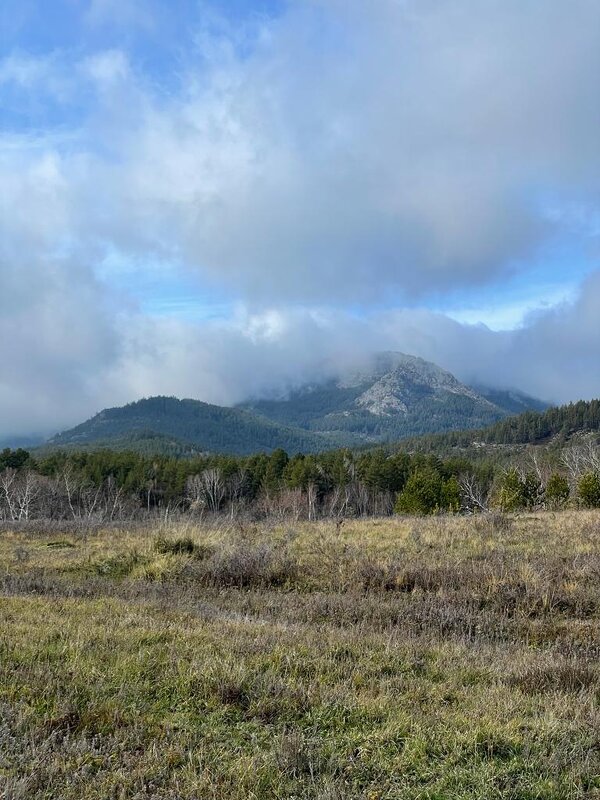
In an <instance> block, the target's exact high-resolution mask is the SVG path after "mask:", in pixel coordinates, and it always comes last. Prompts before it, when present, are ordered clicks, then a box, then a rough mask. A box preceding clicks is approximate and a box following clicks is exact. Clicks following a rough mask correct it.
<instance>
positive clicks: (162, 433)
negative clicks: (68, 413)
mask: <svg viewBox="0 0 600 800" xmlns="http://www.w3.org/2000/svg"><path fill="white" fill-rule="evenodd" d="M336 444H338V442H337V441H336V440H335V438H334V437H332V438H329V437H327V436H323V435H319V434H317V433H312V432H310V431H303V430H293V429H291V428H289V427H287V426H285V425H280V424H278V423H276V422H272V421H270V420H268V419H265V418H262V417H259V416H258V415H256V414H253V413H251V412H249V411H245V410H243V409H238V408H224V407H222V406H215V405H210V404H209V403H202V402H200V401H199V400H178V399H177V398H175V397H150V398H147V399H144V400H138V401H137V402H135V403H130V404H129V405H126V406H122V407H118V408H108V409H105V410H104V411H101V412H100V413H99V414H96V415H95V416H94V417H92V418H91V419H89V420H87V421H86V422H83V423H82V424H81V425H77V426H76V427H75V428H71V430H68V431H65V432H63V433H60V434H58V435H57V436H54V437H53V438H52V439H50V440H49V441H48V442H47V443H46V447H47V448H48V447H50V448H57V447H70V448H86V447H91V446H93V447H94V448H97V447H110V448H111V449H114V450H123V449H131V450H136V451H138V452H140V451H141V452H152V451H154V452H160V453H166V454H174V453H177V454H181V455H188V454H193V453H194V452H195V453H200V452H207V451H210V452H219V453H236V454H240V455H247V454H250V453H255V452H258V451H263V450H264V451H271V450H274V449H275V448H277V447H283V448H284V449H285V450H287V451H288V452H289V453H295V452H300V451H302V452H316V451H318V450H325V449H327V448H328V447H335V446H336ZM190 450H192V453H190Z"/></svg>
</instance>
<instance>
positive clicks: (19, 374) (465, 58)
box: [0, 0, 600, 435]
mask: <svg viewBox="0 0 600 800" xmlns="http://www.w3.org/2000/svg"><path fill="white" fill-rule="evenodd" d="M109 5H110V4H107V3H105V2H102V3H95V4H94V5H93V7H92V10H91V12H90V13H91V14H92V17H93V18H95V17H94V15H96V16H97V15H98V14H100V15H102V13H104V12H105V9H106V7H108V6H109ZM132 7H133V6H132ZM135 7H136V8H137V6H135ZM163 13H164V12H163ZM102 19H104V17H102ZM206 19H207V24H206V25H205V26H204V27H202V26H201V27H200V28H199V29H198V35H197V38H196V41H197V48H196V50H195V51H194V52H187V53H186V54H185V57H183V58H182V63H181V70H180V73H179V75H178V76H172V80H171V82H170V83H169V85H168V90H167V89H165V87H164V86H163V87H161V88H160V89H157V88H156V87H154V86H152V85H151V83H150V82H149V81H148V80H147V79H146V78H145V77H144V75H143V74H141V73H140V72H139V70H137V69H136V66H135V63H136V59H135V57H134V55H133V56H132V55H128V54H126V53H124V52H122V51H120V50H116V49H111V50H108V51H105V52H97V53H91V54H87V55H86V56H85V57H82V58H80V59H79V60H78V61H77V62H76V63H73V62H70V61H69V60H68V57H67V56H66V55H62V56H61V55H60V54H56V53H53V54H52V55H51V57H50V56H47V57H44V59H43V63H42V64H36V62H35V60H34V59H33V58H32V57H31V56H26V55H23V54H13V55H11V56H9V57H8V58H7V59H6V60H5V61H4V62H2V63H0V90H1V91H8V89H7V87H9V88H10V91H11V92H13V93H14V92H19V93H21V94H22V96H23V98H29V102H30V104H31V98H32V97H33V96H34V95H35V93H36V92H37V93H39V94H40V95H44V97H46V98H48V97H50V98H51V99H52V100H53V102H55V103H56V104H58V105H62V106H65V105H66V106H68V108H69V111H70V114H69V115H68V119H69V120H71V121H70V123H69V125H68V126H67V129H65V126H53V127H52V129H50V128H47V129H45V130H43V131H42V132H41V133H40V131H39V130H33V126H32V130H23V129H18V130H15V131H13V132H12V133H10V134H9V133H6V134H5V135H4V136H3V137H2V138H1V139H0V151H1V152H0V185H1V187H2V189H1V196H0V202H1V204H2V205H1V210H2V214H1V218H0V237H1V238H0V310H1V311H2V315H1V317H0V358H1V363H2V370H1V372H0V435H2V434H16V433H23V432H27V431H31V430H48V431H50V430H52V429H55V428H60V427H62V426H64V425H69V424H71V423H73V422H76V421H78V419H79V418H80V417H81V416H85V415H87V414H89V413H90V412H93V411H95V410H98V409H99V408H101V407H102V406H104V405H106V404H113V403H118V402H122V401H126V400H130V399H134V398H136V397H138V396H140V395H144V394H151V393H157V392H161V393H176V394H179V395H187V396H195V397H199V398H202V399H206V400H212V401H216V402H235V401H237V400H241V399H243V398H244V397H245V396H246V395H247V394H248V393H259V392H263V391H267V390H269V389H271V388H273V387H275V388H278V387H285V386H289V385H294V384H295V383H299V382H302V381H303V380H305V379H309V378H311V377H313V376H315V375H319V374H328V373H330V372H331V371H332V370H334V369H335V368H336V366H335V365H339V364H340V363H346V361H347V359H348V358H351V357H352V356H353V355H354V354H360V353H363V352H365V351H367V350H369V349H379V348H396V349H401V350H404V351H406V352H412V353H416V354H419V355H423V356H425V357H428V358H432V359H433V360H436V361H438V362H439V363H440V364H441V365H443V366H445V367H447V368H449V369H451V370H454V371H455V372H456V373H457V374H458V375H459V376H460V377H463V378H465V379H468V380H480V381H485V382H487V383H492V384H500V385H512V386H518V387H519V388H522V389H524V390H526V391H530V392H532V393H534V394H537V395H539V396H541V397H544V398H546V399H549V400H556V401H564V400H568V399H575V398H578V397H590V396H594V395H599V394H600V385H599V377H600V371H599V369H598V368H599V367H600V324H599V323H598V319H599V313H600V277H599V273H595V274H593V275H591V277H589V278H588V280H587V282H586V283H584V284H583V285H582V287H581V292H580V295H579V297H578V298H577V300H576V301H575V302H574V303H573V304H570V305H563V306H560V307H557V308H555V309H552V310H549V311H543V312H542V311H541V312H539V313H538V314H537V315H533V316H530V317H529V318H528V319H527V321H526V323H525V324H524V326H523V327H522V328H520V329H518V330H515V331H511V332H506V331H504V332H491V331H489V330H487V329H485V328H483V327H477V326H466V325H461V324H459V323H457V322H455V321H453V320H451V319H449V318H448V317H446V316H444V315H441V314H434V313H432V312H431V311H427V310H423V309H421V310H419V309H416V310H415V309H412V310H411V309H406V308H405V309H402V308H401V306H402V304H403V303H405V302H410V303H412V304H415V303H417V304H419V305H421V306H425V305H426V304H427V302H428V301H429V300H430V299H431V298H439V297H443V296H444V295H445V294H447V293H453V294H456V292H459V291H460V290H461V289H463V288H465V287H466V288H468V289H469V290H471V291H472V290H473V287H478V286H479V287H490V286H493V285H496V284H498V282H500V281H502V280H507V279H509V278H510V276H511V275H513V274H515V272H518V271H523V270H526V267H525V266H524V265H526V264H527V263H528V259H530V258H532V257H533V256H534V255H535V254H539V252H540V250H541V248H544V247H545V248H548V247H549V245H550V244H551V243H552V241H553V240H554V239H557V238H559V237H561V236H569V237H576V238H577V239H578V240H579V242H581V243H583V244H582V248H583V250H587V251H589V254H590V256H589V257H590V263H592V261H591V259H592V257H593V248H594V247H595V248H596V258H598V236H599V228H600V226H599V224H598V219H599V213H600V212H599V208H600V147H599V146H598V131H599V130H600V5H599V4H598V3H596V2H593V1H592V0H572V2H570V3H568V4H567V3H564V2H562V0H532V1H531V2H527V3H523V2H522V0H505V1H504V2H502V3H498V2H495V1H493V0H483V1H482V0H477V2H475V0H435V2H434V0H418V1H417V0H405V2H398V0H378V2H376V3H369V4H365V3H364V2H362V0H361V1H360V2H359V0H343V2H342V0H313V2H306V3H301V4H300V3H299V4H290V5H289V6H288V7H287V10H286V11H285V12H284V13H283V14H282V15H281V16H280V17H278V18H277V19H275V20H270V21H265V20H261V21H260V22H258V23H256V24H255V27H254V28H253V29H252V30H244V31H240V30H236V29H234V28H229V27H228V26H227V24H225V23H221V24H219V25H215V22H214V18H213V17H210V18H209V17H207V18H206ZM120 24H121V25H124V24H127V20H121V22H120ZM132 24H133V23H132ZM88 95H91V96H92V97H93V102H92V103H91V104H90V103H89V102H88V101H85V100H84V99H83V98H84V97H85V96H88ZM28 107H29V106H28ZM75 112H77V113H75ZM73 120H75V121H73ZM115 250H116V251H118V252H119V253H120V255H121V257H122V258H124V259H131V260H132V261H135V262H136V263H143V262H144V260H145V259H146V260H152V262H153V263H155V262H156V260H157V259H164V260H165V261H171V262H173V261H175V262H177V263H181V264H183V265H184V266H185V268H186V269H188V270H191V271H193V272H194V273H195V274H197V275H199V276H200V277H201V279H202V280H204V281H207V282H210V284H212V285H217V286H219V287H221V288H222V289H224V290H226V291H228V292H229V293H230V294H231V296H232V297H233V298H234V300H236V301H238V302H239V304H240V308H241V309H242V310H241V311H240V313H239V314H238V315H237V316H235V317H234V318H233V319H231V320H229V321H227V322H205V323H199V324H198V325H192V324H184V323H182V322H180V321H177V320H175V319H173V320H162V321H160V322H159V321H156V320H151V319H149V318H147V317H145V316H144V315H142V314H141V313H139V311H137V310H136V308H135V304H133V305H132V301H131V299H130V298H123V297H118V296H117V295H116V293H115V291H114V290H111V288H110V286H107V285H105V284H104V283H102V282H101V281H100V280H99V279H98V277H97V275H98V274H99V271H98V266H99V265H100V264H101V263H102V261H103V259H104V258H105V256H106V253H108V252H114V251H115ZM565 269H566V268H565ZM139 279H140V280H143V271H140V274H139ZM394 299H395V300H396V302H397V305H398V306H399V307H400V310H397V311H386V312H382V311H377V308H378V304H380V303H381V301H382V300H383V301H386V305H387V306H389V305H390V300H394ZM357 307H360V309H361V312H360V314H358V313H356V312H355V313H351V312H350V311H349V310H348V309H350V308H354V309H355V308H357ZM244 309H245V310H244Z"/></svg>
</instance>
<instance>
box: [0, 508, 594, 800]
mask: <svg viewBox="0 0 600 800" xmlns="http://www.w3.org/2000/svg"><path fill="white" fill-rule="evenodd" d="M599 654H600V515H599V514H598V513H592V512H565V513H562V514H550V513H543V514H539V515H537V516H522V517H519V518H511V517H504V516H489V517H483V516H482V517H479V518H477V517H473V518H468V519H467V518H439V519H436V518H429V519H420V520H418V519H379V520H370V521H357V522H347V523H346V524H345V526H343V527H341V528H336V526H335V525H334V524H332V523H312V524H311V523H308V524H307V523H301V524H297V525H296V524H294V525H290V524H285V525H280V526H267V525H265V526H235V525H232V526H230V527H221V528H214V529H213V528H210V527H193V526H187V527H186V528H185V529H184V528H177V527H176V526H174V527H170V528H169V529H163V530H130V531H127V530H116V529H115V530H99V531H87V532H78V531H76V530H75V529H73V530H70V529H68V528H65V527H64V526H63V527H61V528H59V529H50V526H49V527H48V528H47V529H46V530H44V527H43V526H41V527H40V526H38V527H37V528H31V529H21V530H10V529H6V530H4V531H3V532H2V533H0V797H2V798H6V799H7V800H13V799H16V798H27V799H28V800H29V799H30V798H31V800H34V799H37V798H57V799H58V800H101V799H102V800H105V799H107V798H115V799H117V798H174V799H175V800H177V798H181V800H191V799H192V798H198V800H200V799H202V800H203V799H204V798H227V799H229V798H231V800H237V799H239V800H242V798H243V799H244V800H247V798H320V799H321V800H326V799H327V800H337V799H338V798H344V800H353V799H354V798H370V800H383V799H384V798H390V799H391V798H402V800H404V799H405V798H406V800H409V799H415V800H416V798H419V799H425V798H427V799H428V800H442V799H443V798H444V799H445V798H448V799H449V800H450V799H452V800H455V799H458V798H480V799H481V800H492V799H493V798H512V799H513V800H534V799H535V798H540V799H544V800H550V799H551V798H552V799H555V800H565V798H593V797H599V798H600V709H599V705H598V703H599V700H600V662H599V661H598V656H599Z"/></svg>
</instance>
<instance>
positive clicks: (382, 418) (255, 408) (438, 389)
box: [44, 351, 544, 455]
mask: <svg viewBox="0 0 600 800" xmlns="http://www.w3.org/2000/svg"><path fill="white" fill-rule="evenodd" d="M484 391H485V390H484ZM487 391H488V393H489V397H486V396H484V394H483V393H482V392H478V391H477V390H476V389H475V388H474V387H470V386H468V385H466V384H463V383H461V382H460V381H459V380H458V379H457V378H456V377H455V376H454V375H452V373H450V372H448V371H447V370H444V369H442V368H441V367H439V366H438V365H436V364H433V363H432V362H429V361H426V360H424V359H422V358H418V357H416V356H409V355H406V354H404V353H396V352H391V351H390V352H384V353H378V354H375V355H374V357H373V358H372V360H371V362H370V363H369V364H367V365H364V366H363V368H362V369H357V370H355V371H354V372H347V373H346V374H345V375H342V376H339V377H338V378H333V379H329V380H326V381H321V382H320V383H312V384H310V385H306V386H304V387H301V388H300V389H297V390H295V392H292V393H290V395H289V396H288V398H286V399H277V400H257V401H254V402H250V403H243V404H239V405H237V406H234V407H227V406H218V405H212V404H209V403H205V402H203V401H201V400H194V399H189V398H187V399H181V400H180V399H178V398H175V397H168V396H164V395H159V396H156V397H150V398H142V399H141V400H137V401H134V402H132V403H128V404H127V405H125V406H117V407H114V408H108V409H103V410H102V411H100V412H99V413H98V414H96V415H94V416H93V417H91V418H90V419H88V420H86V421H85V422H83V423H81V424H79V425H76V426H75V427H73V428H71V429H69V430H66V431H63V432H62V433H59V434H56V435H55V436H53V437H52V438H51V439H50V440H48V442H46V444H45V445H44V447H45V448H50V449H52V448H60V447H66V448H89V447H112V448H114V449H127V448H131V449H136V450H144V452H146V451H148V452H150V451H152V448H156V450H157V451H160V452H178V453H179V452H180V453H182V454H184V453H189V452H192V453H197V452H222V453H230V454H239V455H245V454H250V453H253V452H258V451H267V452H269V451H272V450H274V449H276V448H280V447H281V448H282V449H285V450H287V451H288V452H290V453H295V452H307V453H309V452H317V451H320V450H326V449H330V448H335V447H341V446H348V447H360V446H365V445H366V446H368V445H373V444H382V443H391V442H393V441H399V440H401V439H403V438H407V437H409V436H411V435H419V434H422V433H437V432H440V431H441V432H445V431H452V430H464V429H466V428H468V429H470V428H483V427H485V426H486V425H488V424H491V423H493V422H496V421H498V420H501V419H503V418H504V417H506V416H508V415H509V414H511V413H514V410H513V407H519V405H523V406H524V407H525V408H536V409H537V408H539V407H540V406H543V405H544V404H542V403H541V402H540V401H536V400H535V399H533V398H528V397H527V396H526V395H523V394H522V393H507V392H504V391H503V390H487ZM489 398H493V399H489ZM509 401H510V404H512V406H511V407H510V408H509V407H508V406H503V405H502V403H505V404H507V403H509Z"/></svg>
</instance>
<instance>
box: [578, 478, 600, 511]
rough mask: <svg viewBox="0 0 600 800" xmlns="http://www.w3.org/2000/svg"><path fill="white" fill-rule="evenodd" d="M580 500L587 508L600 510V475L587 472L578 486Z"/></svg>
mask: <svg viewBox="0 0 600 800" xmlns="http://www.w3.org/2000/svg"><path fill="white" fill-rule="evenodd" d="M577 490H578V492H579V498H580V500H581V502H582V503H583V505H584V506H586V508H600V475H598V473H597V472H586V474H585V475H582V476H581V478H580V479H579V483H578V485H577Z"/></svg>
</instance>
